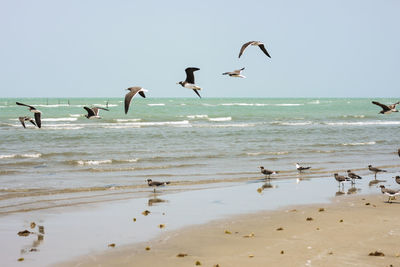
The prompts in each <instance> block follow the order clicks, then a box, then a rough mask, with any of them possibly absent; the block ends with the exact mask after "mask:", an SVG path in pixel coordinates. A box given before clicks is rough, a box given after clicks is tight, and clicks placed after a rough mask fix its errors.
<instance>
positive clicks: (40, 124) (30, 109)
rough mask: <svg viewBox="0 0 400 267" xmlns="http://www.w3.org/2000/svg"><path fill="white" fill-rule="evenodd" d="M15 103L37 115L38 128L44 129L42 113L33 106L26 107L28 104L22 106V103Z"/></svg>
mask: <svg viewBox="0 0 400 267" xmlns="http://www.w3.org/2000/svg"><path fill="white" fill-rule="evenodd" d="M15 103H16V104H17V105H20V106H25V107H28V110H29V111H30V112H32V113H33V114H34V115H35V122H36V126H37V127H39V128H41V127H42V121H41V115H42V112H40V110H37V109H36V108H35V107H33V106H29V105H26V104H22V103H20V102H15Z"/></svg>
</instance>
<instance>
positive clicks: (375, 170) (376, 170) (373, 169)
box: [368, 165, 386, 180]
mask: <svg viewBox="0 0 400 267" xmlns="http://www.w3.org/2000/svg"><path fill="white" fill-rule="evenodd" d="M368 170H370V171H371V172H373V173H375V180H376V174H377V173H378V172H386V171H385V170H381V169H378V168H375V167H372V165H368Z"/></svg>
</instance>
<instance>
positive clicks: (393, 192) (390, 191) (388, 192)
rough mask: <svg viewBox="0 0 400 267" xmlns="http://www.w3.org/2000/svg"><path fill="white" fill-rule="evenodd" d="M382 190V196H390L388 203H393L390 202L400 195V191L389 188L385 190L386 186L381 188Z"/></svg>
mask: <svg viewBox="0 0 400 267" xmlns="http://www.w3.org/2000/svg"><path fill="white" fill-rule="evenodd" d="M379 187H380V188H381V192H382V194H385V195H387V196H389V199H388V201H387V202H388V203H392V202H391V201H390V200H391V199H392V198H393V197H395V196H397V195H399V194H400V190H393V189H389V188H385V186H384V185H381V186H379Z"/></svg>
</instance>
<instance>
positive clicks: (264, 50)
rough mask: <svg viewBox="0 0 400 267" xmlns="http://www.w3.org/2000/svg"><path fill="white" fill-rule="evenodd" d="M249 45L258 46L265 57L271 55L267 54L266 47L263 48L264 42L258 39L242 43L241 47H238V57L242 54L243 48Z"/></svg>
mask: <svg viewBox="0 0 400 267" xmlns="http://www.w3.org/2000/svg"><path fill="white" fill-rule="evenodd" d="M249 45H253V46H258V47H259V48H260V49H261V51H263V52H264V54H266V55H267V57H269V58H270V57H271V56H270V55H269V54H268V51H267V49H265V46H264V44H263V43H262V42H260V41H250V42H247V43H245V44H244V45H242V48H240V52H239V58H240V56H241V55H242V54H243V52H244V50H245V49H246V48H247V47H248V46H249Z"/></svg>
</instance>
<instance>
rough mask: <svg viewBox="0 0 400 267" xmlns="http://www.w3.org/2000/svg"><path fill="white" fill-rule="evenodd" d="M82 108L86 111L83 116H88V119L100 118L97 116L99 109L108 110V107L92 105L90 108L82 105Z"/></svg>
mask: <svg viewBox="0 0 400 267" xmlns="http://www.w3.org/2000/svg"><path fill="white" fill-rule="evenodd" d="M83 108H84V109H85V110H86V111H87V113H88V114H87V115H85V117H86V118H88V119H101V117H100V116H99V111H100V109H102V110H107V111H109V110H108V109H106V108H101V107H92V108H89V107H83Z"/></svg>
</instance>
